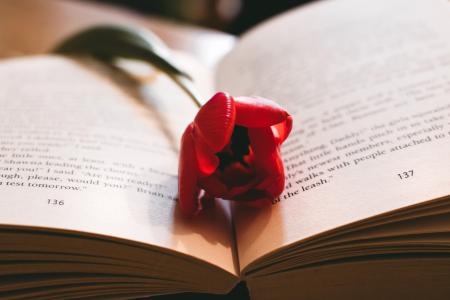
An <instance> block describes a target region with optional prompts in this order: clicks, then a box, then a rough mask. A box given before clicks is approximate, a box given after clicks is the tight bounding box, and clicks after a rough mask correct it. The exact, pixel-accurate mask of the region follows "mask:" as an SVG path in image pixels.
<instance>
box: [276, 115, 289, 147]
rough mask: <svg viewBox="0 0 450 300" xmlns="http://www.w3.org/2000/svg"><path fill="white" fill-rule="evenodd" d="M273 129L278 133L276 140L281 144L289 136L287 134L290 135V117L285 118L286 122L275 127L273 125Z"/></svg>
mask: <svg viewBox="0 0 450 300" xmlns="http://www.w3.org/2000/svg"><path fill="white" fill-rule="evenodd" d="M274 127H275V129H276V130H277V132H278V139H279V143H280V144H282V143H283V142H284V141H285V140H286V139H287V137H288V136H289V133H291V130H292V116H288V117H287V118H286V121H285V122H283V123H280V124H277V125H274Z"/></svg>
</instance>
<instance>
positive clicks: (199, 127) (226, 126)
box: [194, 93, 236, 153]
mask: <svg viewBox="0 0 450 300" xmlns="http://www.w3.org/2000/svg"><path fill="white" fill-rule="evenodd" d="M235 118H236V108H235V104H234V100H233V98H232V97H231V96H230V95H228V94H225V93H217V94H215V95H214V96H213V97H212V98H211V99H210V100H209V101H208V102H206V104H205V105H203V106H202V108H201V109H200V111H199V112H198V114H197V116H196V117H195V120H194V126H195V130H196V131H198V136H199V137H201V138H202V139H203V140H204V141H205V142H206V144H207V145H208V146H209V147H210V148H211V150H212V152H214V153H215V152H219V151H220V150H222V149H223V148H224V147H225V145H226V144H228V142H229V141H230V138H231V134H232V133H233V128H234V123H235Z"/></svg>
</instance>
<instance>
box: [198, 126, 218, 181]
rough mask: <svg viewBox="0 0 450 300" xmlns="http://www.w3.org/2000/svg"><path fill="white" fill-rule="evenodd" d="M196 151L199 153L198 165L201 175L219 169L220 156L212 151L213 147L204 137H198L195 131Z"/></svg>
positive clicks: (207, 174) (206, 174) (209, 173)
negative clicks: (210, 146) (209, 145)
mask: <svg viewBox="0 0 450 300" xmlns="http://www.w3.org/2000/svg"><path fill="white" fill-rule="evenodd" d="M194 141H195V146H194V147H195V153H196V155H197V167H198V170H199V172H200V174H199V175H200V176H202V177H203V176H209V175H211V174H212V173H214V171H215V170H216V169H217V166H218V165H219V158H218V157H217V156H216V155H215V154H214V153H213V152H212V151H211V148H209V147H208V145H207V144H206V143H205V141H204V140H203V139H198V138H196V134H195V132H194Z"/></svg>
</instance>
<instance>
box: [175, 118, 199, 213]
mask: <svg viewBox="0 0 450 300" xmlns="http://www.w3.org/2000/svg"><path fill="white" fill-rule="evenodd" d="M192 130H193V125H192V124H190V125H189V126H188V127H187V128H186V130H185V131H184V134H183V137H182V138H181V151H180V162H179V169H178V174H179V175H178V176H179V180H178V197H179V203H180V207H181V211H182V212H183V213H184V214H186V215H192V214H194V213H195V212H196V211H197V210H198V195H199V188H198V187H197V176H198V175H197V173H198V169H197V159H196V155H195V149H194V140H193V137H192Z"/></svg>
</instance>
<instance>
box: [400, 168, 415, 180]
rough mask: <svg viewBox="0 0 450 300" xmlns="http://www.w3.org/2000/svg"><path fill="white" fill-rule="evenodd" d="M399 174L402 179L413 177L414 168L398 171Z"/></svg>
mask: <svg viewBox="0 0 450 300" xmlns="http://www.w3.org/2000/svg"><path fill="white" fill-rule="evenodd" d="M397 176H398V177H400V179H401V180H403V179H407V178H411V177H413V176H414V170H409V171H405V172H401V173H398V174H397Z"/></svg>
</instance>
